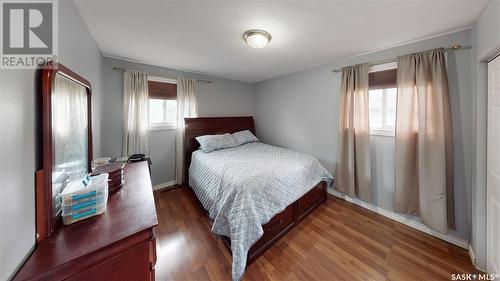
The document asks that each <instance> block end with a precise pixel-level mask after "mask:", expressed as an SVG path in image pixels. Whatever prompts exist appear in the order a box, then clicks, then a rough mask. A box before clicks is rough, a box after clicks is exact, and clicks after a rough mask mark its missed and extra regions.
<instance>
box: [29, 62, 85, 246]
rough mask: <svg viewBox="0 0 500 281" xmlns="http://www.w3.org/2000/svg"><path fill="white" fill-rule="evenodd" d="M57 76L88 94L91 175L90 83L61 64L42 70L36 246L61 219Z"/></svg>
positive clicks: (36, 198)
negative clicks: (56, 196)
mask: <svg viewBox="0 0 500 281" xmlns="http://www.w3.org/2000/svg"><path fill="white" fill-rule="evenodd" d="M57 74H60V75H64V76H65V77H66V78H68V79H70V80H72V81H74V82H75V83H78V84H80V85H82V86H84V87H85V88H86V90H87V114H88V118H87V121H88V125H87V126H88V134H87V136H88V141H87V144H88V149H87V152H88V155H87V159H88V163H87V170H88V171H89V172H90V163H91V161H92V99H91V97H92V88H91V85H90V82H89V81H87V80H86V79H84V78H83V77H81V76H80V75H78V74H76V73H75V72H73V71H72V70H70V69H69V68H67V67H65V66H64V65H62V64H60V63H59V64H58V65H57V67H56V68H44V69H42V77H41V84H42V85H41V110H40V111H41V114H42V123H41V127H42V128H41V129H42V139H41V142H42V145H41V147H40V149H41V158H42V167H43V168H42V170H38V171H37V172H36V181H35V182H36V187H35V189H36V191H35V194H36V196H35V200H36V202H35V206H36V207H35V209H36V240H37V243H38V242H41V241H43V240H44V239H46V238H47V237H49V236H50V235H51V234H52V233H53V232H54V230H55V229H56V227H57V225H58V223H59V221H60V215H59V216H57V217H55V216H54V214H53V206H52V164H53V147H52V145H53V137H52V106H51V104H52V92H53V87H54V79H55V77H56V75H57Z"/></svg>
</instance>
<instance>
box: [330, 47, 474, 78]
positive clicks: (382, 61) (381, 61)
mask: <svg viewBox="0 0 500 281" xmlns="http://www.w3.org/2000/svg"><path fill="white" fill-rule="evenodd" d="M470 48H472V46H465V47H462V45H460V44H456V45H453V46H451V47H450V48H444V51H445V52H448V51H455V50H464V49H470ZM397 59H398V58H390V59H385V60H379V61H374V62H370V63H369V65H370V66H374V65H378V64H384V63H389V62H393V61H396V60H397ZM332 72H335V73H338V72H342V68H338V69H334V70H332Z"/></svg>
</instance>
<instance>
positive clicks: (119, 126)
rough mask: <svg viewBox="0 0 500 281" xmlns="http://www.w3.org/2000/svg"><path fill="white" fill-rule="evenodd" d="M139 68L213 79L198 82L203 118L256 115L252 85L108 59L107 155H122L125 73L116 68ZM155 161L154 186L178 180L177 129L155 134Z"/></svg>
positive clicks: (105, 77) (105, 67) (104, 144)
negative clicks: (176, 167) (176, 160)
mask: <svg viewBox="0 0 500 281" xmlns="http://www.w3.org/2000/svg"><path fill="white" fill-rule="evenodd" d="M113 66H117V67H121V68H128V69H135V70H140V71H145V72H148V73H149V74H150V75H152V76H159V77H167V78H175V77H177V76H185V77H190V78H195V79H203V80H211V81H212V83H211V84H208V83H204V82H198V114H199V115H200V116H249V115H253V95H252V93H253V92H252V85H251V84H248V83H243V82H237V81H232V80H225V79H219V78H215V77H209V76H205V75H200V74H195V73H187V72H182V71H177V70H172V69H166V68H161V67H155V66H151V65H145V64H140V63H134V62H130V61H125V60H120V59H114V58H104V59H103V64H102V73H103V81H104V82H103V83H104V84H103V91H104V95H103V109H104V110H103V120H102V127H103V132H102V152H103V155H105V156H110V157H118V156H120V155H121V145H122V130H123V111H122V104H123V73H122V72H120V71H116V70H113V69H112V67H113ZM150 153H151V161H152V162H153V166H152V167H151V169H152V179H151V180H152V182H153V185H157V184H161V183H165V182H169V181H172V180H174V178H175V130H165V131H152V132H151V141H150Z"/></svg>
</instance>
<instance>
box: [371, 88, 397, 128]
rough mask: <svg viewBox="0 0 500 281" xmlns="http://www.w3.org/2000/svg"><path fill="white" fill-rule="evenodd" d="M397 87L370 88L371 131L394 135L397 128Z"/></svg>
mask: <svg viewBox="0 0 500 281" xmlns="http://www.w3.org/2000/svg"><path fill="white" fill-rule="evenodd" d="M397 92H398V89H397V88H386V89H377V90H370V91H369V93H368V95H369V101H368V103H369V110H370V117H369V118H370V133H371V134H372V135H389V136H393V135H394V133H395V128H396V94H397Z"/></svg>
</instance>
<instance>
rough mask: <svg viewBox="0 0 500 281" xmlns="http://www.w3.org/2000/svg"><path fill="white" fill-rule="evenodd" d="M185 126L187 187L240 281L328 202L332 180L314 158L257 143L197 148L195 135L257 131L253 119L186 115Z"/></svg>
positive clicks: (235, 276)
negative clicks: (278, 243) (198, 204)
mask: <svg viewBox="0 0 500 281" xmlns="http://www.w3.org/2000/svg"><path fill="white" fill-rule="evenodd" d="M185 124H186V129H185V162H186V163H185V164H186V169H187V171H188V182H189V187H190V188H191V189H192V190H193V192H194V193H195V195H196V198H197V199H198V201H199V202H200V204H201V205H202V206H203V208H204V209H205V210H206V211H207V214H208V216H209V217H210V219H212V222H213V224H212V232H214V233H215V234H217V235H219V236H220V237H221V239H222V241H223V242H224V245H225V246H226V248H227V249H228V250H229V252H230V253H231V254H232V256H233V267H232V278H233V280H239V279H241V277H242V276H243V273H244V270H245V268H246V266H247V265H249V264H251V263H252V262H253V261H255V260H256V259H257V258H258V257H259V256H260V255H262V254H263V253H264V252H265V251H266V250H267V249H268V248H270V247H271V246H272V245H273V244H274V243H275V242H276V241H278V240H279V239H280V238H281V237H282V236H283V235H285V234H286V233H287V232H288V231H290V230H291V229H292V228H293V227H294V226H295V225H297V223H299V222H300V221H301V220H302V219H304V218H305V217H306V216H307V215H308V214H309V213H310V212H311V211H312V210H314V209H315V208H316V207H318V206H319V205H320V204H321V203H323V202H325V201H326V198H327V197H326V196H327V192H326V188H327V184H328V183H330V182H331V181H332V180H333V179H332V177H331V175H330V174H329V173H328V172H327V171H326V170H325V169H324V168H323V167H322V166H321V164H319V162H318V161H317V159H316V158H314V157H312V156H310V155H307V154H303V153H298V152H294V151H291V150H287V149H283V148H279V147H276V146H271V145H267V144H264V143H261V142H251V143H247V144H243V145H241V146H238V147H234V148H228V149H222V150H218V151H212V152H210V153H205V152H203V151H201V150H199V149H198V148H199V144H198V142H197V141H196V139H195V138H196V137H198V136H202V135H214V134H223V133H235V132H238V131H243V130H249V131H251V132H252V133H253V134H255V125H254V121H253V118H252V117H205V118H185ZM232 242H233V243H232Z"/></svg>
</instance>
